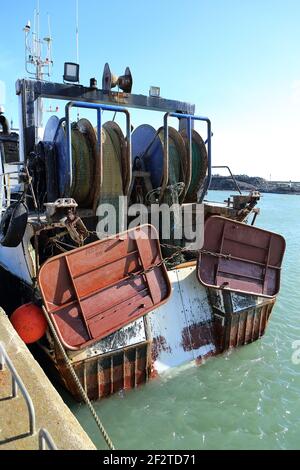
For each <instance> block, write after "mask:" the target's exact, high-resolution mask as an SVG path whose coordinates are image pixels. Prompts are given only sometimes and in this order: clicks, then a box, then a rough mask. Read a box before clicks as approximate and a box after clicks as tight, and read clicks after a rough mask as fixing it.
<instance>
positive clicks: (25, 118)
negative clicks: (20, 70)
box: [16, 79, 195, 159]
mask: <svg viewBox="0 0 300 470" xmlns="http://www.w3.org/2000/svg"><path fill="white" fill-rule="evenodd" d="M16 93H17V95H19V96H20V102H21V110H22V116H21V118H22V121H21V126H22V129H23V130H24V132H20V140H22V142H21V152H22V155H23V158H24V159H25V158H26V156H27V155H29V153H30V152H32V151H34V146H35V121H34V108H35V102H36V100H37V99H39V98H48V99H55V100H64V101H70V100H76V101H78V102H88V103H94V104H104V105H113V106H115V105H117V106H120V107H127V108H138V109H148V110H152V111H161V112H173V113H186V114H189V115H192V114H194V112H195V105H193V104H189V103H185V102H182V101H175V100H168V99H164V98H160V97H154V96H145V95H134V94H131V93H121V92H106V91H104V90H99V89H97V88H96V89H93V88H88V87H84V86H81V85H70V84H59V83H51V82H45V81H42V80H26V79H23V80H18V81H17V82H16Z"/></svg>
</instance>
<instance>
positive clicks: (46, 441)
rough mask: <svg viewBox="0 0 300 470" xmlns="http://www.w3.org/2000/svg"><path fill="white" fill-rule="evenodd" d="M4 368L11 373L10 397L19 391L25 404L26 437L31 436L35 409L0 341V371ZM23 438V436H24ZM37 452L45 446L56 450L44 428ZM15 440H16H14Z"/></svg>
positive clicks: (40, 435) (16, 394)
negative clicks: (26, 413)
mask: <svg viewBox="0 0 300 470" xmlns="http://www.w3.org/2000/svg"><path fill="white" fill-rule="evenodd" d="M4 366H6V367H7V369H8V370H9V371H10V373H11V379H12V381H11V397H9V398H16V397H17V396H18V390H20V391H21V393H22V396H23V398H24V400H25V402H26V405H27V410H28V416H29V433H28V434H27V435H26V436H28V437H29V436H33V435H34V434H35V432H36V418H35V409H34V405H33V402H32V399H31V397H30V395H29V393H28V391H27V389H26V387H25V385H24V383H23V381H22V379H21V378H20V376H19V374H18V373H17V371H16V369H15V367H14V365H13V363H12V361H11V359H10V357H9V356H8V354H7V352H6V349H5V347H4V344H3V343H2V342H1V341H0V371H2V370H4ZM24 437H25V436H24ZM38 437H39V450H46V445H47V446H48V448H49V449H50V450H57V447H56V445H55V444H54V442H53V439H52V437H51V436H50V434H49V433H48V431H47V430H46V429H44V428H42V429H40V431H39V436H38ZM16 439H17V438H16Z"/></svg>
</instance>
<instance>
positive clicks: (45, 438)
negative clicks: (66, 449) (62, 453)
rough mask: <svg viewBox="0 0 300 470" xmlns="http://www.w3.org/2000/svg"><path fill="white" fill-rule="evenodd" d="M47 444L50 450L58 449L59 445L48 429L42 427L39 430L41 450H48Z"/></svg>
mask: <svg viewBox="0 0 300 470" xmlns="http://www.w3.org/2000/svg"><path fill="white" fill-rule="evenodd" d="M46 445H47V446H48V449H49V450H57V447H56V445H55V444H54V441H53V439H52V437H51V436H50V434H49V433H48V431H47V429H44V428H42V429H40V432H39V450H47V448H46Z"/></svg>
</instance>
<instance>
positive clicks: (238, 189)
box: [212, 165, 242, 194]
mask: <svg viewBox="0 0 300 470" xmlns="http://www.w3.org/2000/svg"><path fill="white" fill-rule="evenodd" d="M212 168H220V169H225V170H228V172H229V174H230V176H231V179H232V181H233V184H234V185H235V187H236V190H237V191H238V192H239V193H240V194H242V191H241V189H240V187H239V185H238V182H237V180H236V179H235V176H234V174H233V173H232V171H231V169H230V168H229V166H227V165H213V166H212ZM214 177H216V175H213V176H212V178H214Z"/></svg>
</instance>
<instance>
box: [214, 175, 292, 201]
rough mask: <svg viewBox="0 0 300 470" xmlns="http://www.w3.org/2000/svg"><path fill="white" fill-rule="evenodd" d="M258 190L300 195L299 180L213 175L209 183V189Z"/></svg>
mask: <svg viewBox="0 0 300 470" xmlns="http://www.w3.org/2000/svg"><path fill="white" fill-rule="evenodd" d="M238 188H239V189H240V190H241V191H246V192H250V191H259V192H260V193H266V194H294V195H298V196H299V195H300V182H292V181H267V180H265V179H264V178H261V177H259V176H248V175H233V178H232V177H231V176H221V175H213V177H212V182H211V185H210V188H209V189H210V190H211V191H238Z"/></svg>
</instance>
